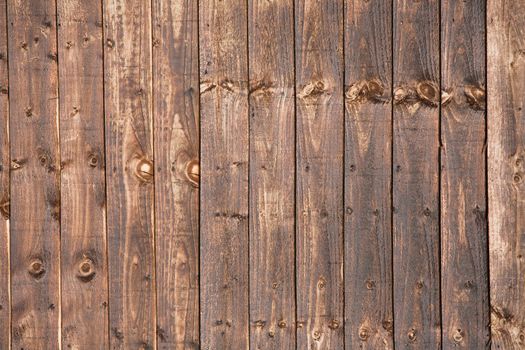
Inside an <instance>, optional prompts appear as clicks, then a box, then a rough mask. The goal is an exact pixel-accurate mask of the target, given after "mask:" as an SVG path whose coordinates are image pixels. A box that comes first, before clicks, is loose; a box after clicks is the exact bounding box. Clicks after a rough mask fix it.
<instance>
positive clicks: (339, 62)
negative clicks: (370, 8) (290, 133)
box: [295, 0, 344, 349]
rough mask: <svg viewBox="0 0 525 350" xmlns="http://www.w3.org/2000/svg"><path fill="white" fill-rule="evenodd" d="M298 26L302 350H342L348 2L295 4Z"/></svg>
mask: <svg viewBox="0 0 525 350" xmlns="http://www.w3.org/2000/svg"><path fill="white" fill-rule="evenodd" d="M295 19H296V22H295V28H296V47H295V50H296V61H295V62H296V63H295V67H296V91H297V99H296V103H297V116H296V118H297V153H296V154H297V163H296V164H297V192H296V193H297V205H296V208H297V212H296V217H297V230H296V235H297V236H296V237H297V238H296V242H297V248H296V259H297V260H296V264H297V277H296V278H297V279H296V281H297V321H298V329H297V348H299V349H341V348H342V347H343V346H344V331H343V321H344V320H343V312H344V310H343V309H344V283H343V251H344V245H343V193H344V192H343V181H344V179H343V171H344V170H343V167H344V164H343V154H344V143H343V140H344V109H343V103H344V101H343V94H344V92H343V83H344V74H343V72H344V70H343V65H344V60H343V29H344V28H343V1H341V0H328V1H322V2H321V1H315V0H300V1H297V2H296V8H295Z"/></svg>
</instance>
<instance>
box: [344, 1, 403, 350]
mask: <svg viewBox="0 0 525 350" xmlns="http://www.w3.org/2000/svg"><path fill="white" fill-rule="evenodd" d="M391 45H392V2H391V1H370V2H365V1H358V0H351V1H347V2H346V8H345V67H346V68H345V75H346V76H345V85H346V90H345V91H346V93H345V98H346V99H345V102H346V117H345V123H346V127H345V130H346V137H345V208H346V210H345V226H344V227H345V268H344V271H345V286H346V287H345V300H346V302H345V315H346V323H345V335H346V348H347V349H357V348H362V349H392V348H393V334H392V332H393V315H392V238H391V237H392V227H391V222H392V213H391V211H392V199H391V171H392V158H391V157H392V153H391V152H392V124H391V123H392V104H391V102H390V101H391V99H390V96H391V92H392V46H391Z"/></svg>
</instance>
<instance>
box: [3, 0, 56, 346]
mask: <svg viewBox="0 0 525 350" xmlns="http://www.w3.org/2000/svg"><path fill="white" fill-rule="evenodd" d="M55 10H56V7H55V1H43V0H35V1H23V0H9V1H8V2H7V16H8V22H9V24H8V27H9V30H8V35H9V82H10V83H9V100H10V133H9V135H10V154H11V172H10V173H11V184H10V185H11V241H10V245H11V276H12V280H11V282H12V284H11V288H12V331H11V333H12V334H11V336H12V347H13V348H16V349H58V347H59V332H60V330H59V328H60V323H59V322H60V321H59V320H60V317H59V315H60V293H59V289H60V252H59V247H60V185H59V184H60V156H59V140H58V79H57V77H58V68H57V45H56V12H55Z"/></svg>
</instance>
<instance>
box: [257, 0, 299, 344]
mask: <svg viewBox="0 0 525 350" xmlns="http://www.w3.org/2000/svg"><path fill="white" fill-rule="evenodd" d="M248 6H249V11H248V24H249V26H248V28H249V62H250V98H249V105H250V325H251V332H250V345H251V348H253V349H295V329H296V328H295V268H294V267H295V260H294V247H295V232H294V229H295V198H294V197H295V196H294V194H295V190H294V184H295V181H294V178H295V177H294V172H295V165H294V162H295V155H294V153H295V118H294V101H295V96H294V69H293V67H294V41H293V38H294V22H293V6H294V5H293V1H292V0H286V1H279V2H268V1H266V0H250V1H249V2H248ZM274 31H278V32H279V35H275V32H274Z"/></svg>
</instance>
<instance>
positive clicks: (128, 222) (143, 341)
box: [103, 0, 156, 349]
mask: <svg viewBox="0 0 525 350" xmlns="http://www.w3.org/2000/svg"><path fill="white" fill-rule="evenodd" d="M150 5H151V4H150V2H149V1H142V0H127V1H125V0H109V1H104V11H103V17H104V36H105V39H104V40H105V49H104V71H105V72H104V86H105V118H106V122H105V130H106V169H107V172H106V188H107V232H108V233H107V234H108V251H109V256H108V263H109V266H108V268H109V327H110V345H111V348H112V349H129V348H145V349H149V348H155V346H156V336H155V331H156V315H155V269H154V265H155V256H154V236H153V234H154V230H153V222H154V221H153V215H154V212H153V206H154V189H153V138H152V115H151V108H152V105H151V95H152V82H151V45H152V40H151V8H150Z"/></svg>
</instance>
